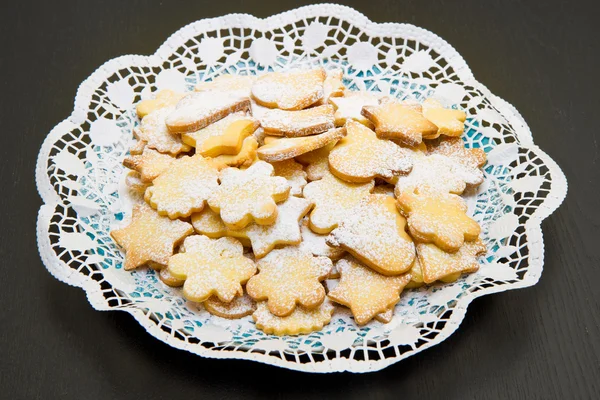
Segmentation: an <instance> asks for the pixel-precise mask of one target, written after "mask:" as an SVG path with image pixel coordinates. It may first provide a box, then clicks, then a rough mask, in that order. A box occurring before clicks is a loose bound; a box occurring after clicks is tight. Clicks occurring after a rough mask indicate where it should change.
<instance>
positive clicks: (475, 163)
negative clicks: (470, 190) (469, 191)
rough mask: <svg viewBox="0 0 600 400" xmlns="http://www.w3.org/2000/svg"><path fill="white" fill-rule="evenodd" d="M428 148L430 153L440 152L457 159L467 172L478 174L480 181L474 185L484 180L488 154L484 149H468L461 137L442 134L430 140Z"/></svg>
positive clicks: (454, 159)
mask: <svg viewBox="0 0 600 400" xmlns="http://www.w3.org/2000/svg"><path fill="white" fill-rule="evenodd" d="M427 150H428V152H429V154H440V155H442V156H446V157H448V158H450V159H452V160H453V161H456V162H457V163H459V164H460V165H462V166H463V167H464V168H466V173H468V174H472V175H475V176H477V177H478V179H477V182H478V183H476V184H474V186H477V185H479V184H481V183H482V182H483V172H482V171H481V168H482V167H483V165H484V164H485V161H486V155H485V151H483V150H482V149H467V148H466V147H465V146H464V142H463V140H462V139H461V138H459V137H444V136H442V137H440V138H438V139H435V140H428V141H427Z"/></svg>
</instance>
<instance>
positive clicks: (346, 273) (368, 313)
mask: <svg viewBox="0 0 600 400" xmlns="http://www.w3.org/2000/svg"><path fill="white" fill-rule="evenodd" d="M336 266H337V269H338V271H340V274H341V278H340V283H339V284H338V285H337V286H336V287H335V288H334V289H333V290H331V291H330V292H329V294H328V295H327V296H328V297H329V298H330V299H331V300H333V301H335V302H336V303H339V304H342V305H344V306H346V307H349V308H350V310H351V311H352V314H353V315H354V321H355V322H356V323H357V324H358V325H364V324H366V323H367V322H369V321H370V320H372V319H373V318H375V316H377V315H378V314H380V313H385V312H387V311H388V310H390V309H391V308H392V307H393V306H394V305H396V303H398V301H399V300H400V293H401V292H402V290H403V289H404V287H405V286H406V284H407V283H408V282H409V281H410V274H409V273H408V274H403V275H398V276H385V275H381V274H379V273H377V272H376V271H373V270H372V269H370V268H368V267H366V266H364V265H362V264H361V263H359V262H358V261H357V260H355V259H353V258H352V257H348V258H343V259H341V260H340V261H338V262H337V263H336Z"/></svg>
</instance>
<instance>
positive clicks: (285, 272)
mask: <svg viewBox="0 0 600 400" xmlns="http://www.w3.org/2000/svg"><path fill="white" fill-rule="evenodd" d="M257 267H258V271H259V273H258V274H257V275H255V276H253V277H252V278H251V279H250V280H249V281H248V284H247V285H246V290H247V291H248V294H249V295H250V297H252V298H253V299H255V300H267V305H268V307H269V311H270V312H271V313H272V314H273V315H276V316H278V317H285V316H287V315H290V314H291V313H292V312H293V311H294V309H295V308H296V306H297V305H301V306H304V307H306V308H309V309H310V308H315V307H317V306H318V305H319V304H321V303H322V302H323V300H324V299H325V288H324V287H323V285H322V284H321V281H322V280H324V279H325V278H326V277H327V275H328V274H329V271H330V270H331V260H330V259H329V258H326V257H314V256H313V255H312V254H311V253H309V252H306V251H303V250H300V249H299V248H297V247H284V248H282V249H277V250H273V251H272V252H270V253H269V254H267V255H266V256H265V257H264V258H262V259H260V260H259V261H258V262H257Z"/></svg>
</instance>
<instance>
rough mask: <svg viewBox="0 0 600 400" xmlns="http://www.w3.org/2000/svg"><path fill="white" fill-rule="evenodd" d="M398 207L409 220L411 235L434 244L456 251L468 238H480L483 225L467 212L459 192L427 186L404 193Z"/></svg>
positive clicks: (420, 240)
mask: <svg viewBox="0 0 600 400" xmlns="http://www.w3.org/2000/svg"><path fill="white" fill-rule="evenodd" d="M397 203H398V208H399V209H400V211H401V212H402V214H404V215H405V216H406V218H407V220H408V228H409V231H410V234H411V236H412V237H413V238H414V239H415V240H416V241H418V242H423V243H434V244H435V245H436V246H438V247H439V248H441V249H442V250H445V251H448V252H451V253H453V252H455V251H457V250H458V249H460V247H461V246H462V245H463V243H464V242H465V241H468V242H471V241H474V240H476V239H477V238H478V237H479V233H480V232H481V227H480V226H479V224H478V223H477V221H475V220H474V219H472V218H470V217H469V216H468V215H467V204H466V203H465V201H464V200H463V199H462V198H461V197H460V196H457V195H455V194H450V193H443V192H438V191H435V190H432V189H430V188H428V187H426V186H424V187H420V188H417V190H416V191H415V192H402V193H401V194H400V196H398V197H397Z"/></svg>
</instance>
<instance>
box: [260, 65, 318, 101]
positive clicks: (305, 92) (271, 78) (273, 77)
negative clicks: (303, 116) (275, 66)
mask: <svg viewBox="0 0 600 400" xmlns="http://www.w3.org/2000/svg"><path fill="white" fill-rule="evenodd" d="M324 81H325V70H323V69H322V68H317V69H311V70H299V71H291V72H270V73H267V74H265V75H263V76H261V77H260V78H258V79H257V80H256V82H254V85H252V97H253V98H254V100H255V101H256V102H257V103H258V104H260V105H263V106H265V107H269V108H281V109H282V110H302V109H303V108H306V107H308V106H310V105H312V104H314V103H316V102H317V101H319V100H321V99H322V98H323V82H324Z"/></svg>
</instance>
